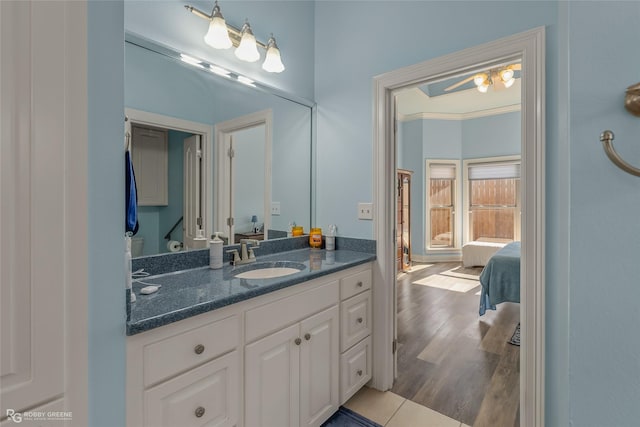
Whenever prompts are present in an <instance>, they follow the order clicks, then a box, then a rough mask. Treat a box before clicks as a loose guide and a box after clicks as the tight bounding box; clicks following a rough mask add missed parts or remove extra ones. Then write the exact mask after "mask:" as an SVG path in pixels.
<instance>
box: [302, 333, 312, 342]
mask: <svg viewBox="0 0 640 427" xmlns="http://www.w3.org/2000/svg"><path fill="white" fill-rule="evenodd" d="M304 339H305V340H307V341H309V340H310V339H311V334H310V333H308V332H307V333H306V334H304Z"/></svg>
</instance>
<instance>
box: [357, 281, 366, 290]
mask: <svg viewBox="0 0 640 427" xmlns="http://www.w3.org/2000/svg"><path fill="white" fill-rule="evenodd" d="M363 285H364V283H362V280H360V281H359V282H358V283H356V286H357V287H359V288H361V287H362V286H363Z"/></svg>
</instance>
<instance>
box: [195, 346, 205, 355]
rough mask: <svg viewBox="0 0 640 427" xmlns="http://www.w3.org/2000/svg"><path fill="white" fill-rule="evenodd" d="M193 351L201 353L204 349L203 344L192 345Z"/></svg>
mask: <svg viewBox="0 0 640 427" xmlns="http://www.w3.org/2000/svg"><path fill="white" fill-rule="evenodd" d="M193 351H195V353H196V354H202V352H203V351H204V346H203V345H202V344H198V345H197V346H195V347H194V349H193Z"/></svg>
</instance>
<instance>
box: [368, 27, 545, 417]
mask: <svg viewBox="0 0 640 427" xmlns="http://www.w3.org/2000/svg"><path fill="white" fill-rule="evenodd" d="M517 58H520V59H521V61H522V72H523V74H524V75H526V81H525V82H524V84H523V87H522V171H521V173H522V199H523V203H522V212H523V218H522V240H523V242H524V245H523V248H522V260H521V274H520V278H521V279H520V282H521V288H520V292H521V298H522V303H521V304H520V318H521V321H522V328H521V334H522V343H523V351H522V352H521V356H520V369H521V387H520V407H521V411H520V425H522V426H527V427H529V426H536V425H542V424H544V198H545V193H544V28H537V29H534V30H531V31H528V32H525V33H521V34H517V35H514V36H510V37H506V38H504V39H500V40H497V41H495V42H491V43H487V44H484V45H481V46H478V47H474V48H470V49H466V50H464V51H460V52H457V53H454V54H450V55H447V56H444V57H441V58H437V59H433V60H430V61H426V62H424V63H420V64H417V65H414V66H410V67H406V68H404V69H401V70H396V71H392V72H390V73H387V74H384V75H381V76H378V77H376V78H375V79H374V117H375V118H376V120H375V122H374V132H373V133H374V145H375V150H374V170H375V171H376V173H375V176H376V188H377V191H376V192H374V194H375V195H376V198H375V209H376V212H377V217H376V220H375V224H374V229H375V238H376V242H377V256H378V259H379V260H380V261H379V262H378V263H377V267H378V268H377V270H376V272H375V278H374V286H373V294H374V298H373V299H374V301H375V305H376V307H374V310H375V311H376V312H377V313H379V315H378V316H377V317H376V318H374V324H373V328H374V337H375V338H377V339H374V349H373V352H374V378H373V384H372V385H373V386H374V387H375V388H378V389H381V390H387V389H390V388H391V386H392V384H393V380H394V377H395V374H396V353H395V351H394V349H395V345H394V343H395V339H396V320H395V313H396V303H395V302H396V295H395V286H394V285H395V283H396V259H395V236H393V240H391V239H390V238H391V236H392V235H390V234H389V233H388V232H387V230H388V224H394V223H395V211H396V194H395V191H396V189H395V181H396V174H395V165H396V147H395V131H394V120H395V111H394V103H393V98H394V92H395V91H397V90H399V89H402V88H405V87H410V86H413V85H415V84H417V83H419V82H427V81H435V80H442V79H444V78H446V77H448V76H455V75H460V74H464V73H465V72H466V71H473V70H476V69H478V68H479V67H481V66H482V65H485V64H490V63H498V62H500V61H507V60H513V59H517ZM525 396H526V399H525Z"/></svg>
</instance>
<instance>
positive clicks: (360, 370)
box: [356, 369, 362, 377]
mask: <svg viewBox="0 0 640 427" xmlns="http://www.w3.org/2000/svg"><path fill="white" fill-rule="evenodd" d="M356 374H358V376H359V377H361V376H362V369H358V371H357V372H356Z"/></svg>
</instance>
